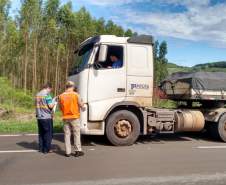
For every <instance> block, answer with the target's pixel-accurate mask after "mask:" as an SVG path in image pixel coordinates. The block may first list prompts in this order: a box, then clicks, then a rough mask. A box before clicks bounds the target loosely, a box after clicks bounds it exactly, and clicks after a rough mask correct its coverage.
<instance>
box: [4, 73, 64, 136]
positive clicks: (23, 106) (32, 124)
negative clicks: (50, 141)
mask: <svg viewBox="0 0 226 185" xmlns="http://www.w3.org/2000/svg"><path fill="white" fill-rule="evenodd" d="M1 109H3V110H5V111H6V114H5V115H4V116H3V115H2V116H0V134H19V133H37V132H38V128H37V121H36V119H35V117H34V114H35V113H34V112H35V107H34V98H33V96H32V94H30V93H29V92H27V93H24V91H23V90H21V89H15V88H14V87H13V86H12V84H11V83H10V82H9V81H8V80H7V79H6V78H3V77H0V110H1ZM26 116H27V117H26ZM62 127H63V124H62V121H61V118H60V113H59V111H57V112H56V114H55V121H54V132H62Z"/></svg>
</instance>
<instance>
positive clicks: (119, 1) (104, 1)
mask: <svg viewBox="0 0 226 185" xmlns="http://www.w3.org/2000/svg"><path fill="white" fill-rule="evenodd" d="M78 1H79V2H82V3H89V4H93V5H98V6H120V5H123V4H129V3H137V2H148V1H150V0H78Z"/></svg>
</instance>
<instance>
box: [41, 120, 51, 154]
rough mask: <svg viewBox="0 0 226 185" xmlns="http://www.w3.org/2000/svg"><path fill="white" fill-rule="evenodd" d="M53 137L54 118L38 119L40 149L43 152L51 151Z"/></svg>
mask: <svg viewBox="0 0 226 185" xmlns="http://www.w3.org/2000/svg"><path fill="white" fill-rule="evenodd" d="M52 139H53V120H52V119H38V140H39V151H40V152H43V153H47V152H49V150H50V149H51V143H52Z"/></svg>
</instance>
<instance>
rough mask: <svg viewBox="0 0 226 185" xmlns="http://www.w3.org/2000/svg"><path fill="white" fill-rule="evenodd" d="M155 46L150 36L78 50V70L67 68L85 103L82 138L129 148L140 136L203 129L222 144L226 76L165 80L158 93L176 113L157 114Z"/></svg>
mask: <svg viewBox="0 0 226 185" xmlns="http://www.w3.org/2000/svg"><path fill="white" fill-rule="evenodd" d="M153 44H154V40H153V37H152V36H150V35H139V36H132V37H117V36H114V35H100V36H94V37H91V38H88V39H87V40H85V41H84V42H82V43H81V45H80V46H79V48H77V49H76V52H75V53H76V57H75V60H76V62H75V63H76V64H77V65H76V66H73V67H71V69H72V70H71V72H70V75H69V80H71V81H74V82H75V84H76V86H77V90H78V92H79V93H80V96H81V98H82V100H83V102H84V103H85V110H84V111H83V112H81V117H80V119H81V132H82V134H86V135H106V137H107V138H108V140H109V141H110V142H111V143H112V144H113V145H116V146H123V145H131V144H133V143H134V142H135V141H136V140H137V138H138V136H139V135H148V134H153V133H176V132H190V131H191V132H200V131H202V130H203V129H204V128H207V129H208V131H209V132H210V133H211V134H212V135H213V136H215V137H218V138H220V139H221V140H222V141H224V142H225V141H226V109H225V108H224V102H225V99H226V96H224V90H226V76H225V74H223V73H216V74H215V73H201V72H200V73H189V74H188V73H177V74H173V75H171V76H170V77H169V78H166V79H165V80H163V82H162V83H161V89H162V91H163V92H164V93H165V95H166V98H168V99H171V100H174V101H175V102H177V104H178V106H177V108H175V109H164V108H155V107H153V92H154V90H153V86H154V85H153V81H154V72H155V69H154V67H153V66H154V65H153ZM112 58H113V59H114V60H113V59H112ZM114 62H117V63H118V64H120V65H113V63H114ZM211 75H212V76H211ZM221 82H222V83H221ZM224 84H225V86H224ZM209 86H212V87H215V86H216V88H212V87H210V88H209Z"/></svg>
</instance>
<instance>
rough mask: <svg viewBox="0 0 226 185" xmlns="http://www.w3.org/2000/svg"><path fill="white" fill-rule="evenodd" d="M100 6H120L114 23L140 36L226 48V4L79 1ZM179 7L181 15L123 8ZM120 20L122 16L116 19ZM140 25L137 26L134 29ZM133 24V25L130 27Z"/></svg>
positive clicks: (198, 0) (188, 0) (196, 0)
mask: <svg viewBox="0 0 226 185" xmlns="http://www.w3.org/2000/svg"><path fill="white" fill-rule="evenodd" d="M78 1H80V2H83V3H88V4H93V5H97V6H106V7H112V6H118V7H117V10H115V11H114V15H112V16H115V17H116V18H115V19H114V18H113V20H114V21H115V22H117V23H119V24H121V25H122V26H129V27H132V28H133V29H134V30H135V31H137V32H139V33H146V34H154V35H157V36H169V37H173V38H181V39H187V40H193V41H207V42H210V43H212V44H215V45H218V46H220V47H222V46H224V47H226V16H225V15H226V3H221V4H216V5H214V6H213V5H210V0H78ZM137 2H140V3H144V6H145V3H155V4H160V5H167V6H175V5H180V6H184V7H185V8H186V11H182V12H177V13H175V12H174V13H173V12H163V11H161V9H159V10H157V12H142V11H141V10H139V9H134V8H133V9H130V8H129V6H123V8H122V6H121V5H125V4H130V3H131V4H132V3H137ZM117 17H119V18H118V19H117ZM134 24H135V25H137V26H136V27H135V26H134ZM130 25H131V26H130Z"/></svg>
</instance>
